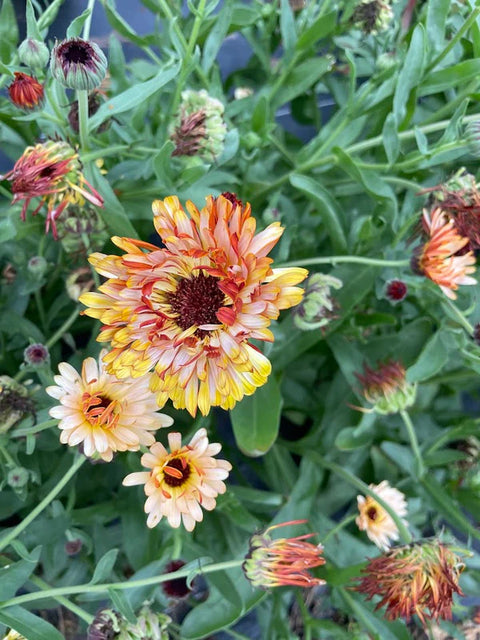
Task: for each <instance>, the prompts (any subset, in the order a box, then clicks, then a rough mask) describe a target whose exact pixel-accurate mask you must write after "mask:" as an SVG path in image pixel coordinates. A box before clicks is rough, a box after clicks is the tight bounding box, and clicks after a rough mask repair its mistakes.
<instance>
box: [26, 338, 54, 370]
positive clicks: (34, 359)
mask: <svg viewBox="0 0 480 640" xmlns="http://www.w3.org/2000/svg"><path fill="white" fill-rule="evenodd" d="M23 358H24V360H25V363H26V364H27V365H30V366H31V367H43V366H44V365H46V364H48V363H49V362H50V353H49V351H48V347H46V346H45V345H44V344H41V343H40V342H36V343H34V344H31V345H29V346H28V347H27V348H26V349H25V351H24V352H23Z"/></svg>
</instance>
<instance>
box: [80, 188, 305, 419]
mask: <svg viewBox="0 0 480 640" xmlns="http://www.w3.org/2000/svg"><path fill="white" fill-rule="evenodd" d="M187 210H188V213H189V214H190V216H188V215H187V213H186V212H185V211H184V209H183V207H182V206H181V205H180V202H179V200H178V198H177V197H176V196H171V197H169V198H166V199H165V200H164V201H160V200H157V201H155V202H154V203H153V211H154V214H155V215H154V224H155V227H156V229H157V231H158V233H159V235H160V237H161V239H162V241H163V243H164V244H165V247H166V248H163V249H159V248H157V247H155V246H154V245H151V244H148V243H146V242H142V241H139V240H132V239H129V238H118V237H114V238H112V241H113V242H114V243H115V244H116V245H117V246H118V247H120V249H122V250H123V251H124V252H125V253H124V255H122V256H106V255H104V254H101V253H94V254H93V255H91V256H90V262H91V263H92V265H93V266H94V267H95V269H96V270H97V271H98V273H100V274H101V275H103V276H106V277H107V278H108V280H107V282H106V283H105V284H103V285H102V286H101V287H100V289H99V290H100V292H101V293H86V294H84V295H83V296H82V297H81V298H80V300H81V302H83V303H84V304H85V305H87V306H88V307H89V308H88V309H87V310H86V311H85V313H86V314H87V315H89V316H92V317H93V318H98V319H99V320H100V321H101V322H102V323H103V327H102V330H101V333H100V335H99V337H98V340H99V341H104V342H111V345H112V350H111V352H110V353H109V354H108V355H107V356H106V358H105V362H106V363H107V365H108V370H109V371H110V372H111V373H113V374H115V375H116V376H117V377H118V378H124V377H126V376H132V377H138V376H142V375H144V374H145V373H147V372H148V371H150V370H151V369H154V375H153V376H152V381H151V389H152V391H154V392H155V393H156V394H157V402H158V404H159V406H163V405H164V403H165V402H166V401H167V399H168V398H170V399H171V400H172V401H173V404H174V406H175V407H176V408H179V409H183V408H186V409H187V410H188V411H189V412H190V413H191V414H192V415H195V414H196V411H197V407H198V408H199V409H200V411H201V412H202V413H203V414H204V415H206V414H207V413H208V412H209V410H210V407H211V406H217V405H219V406H221V407H222V408H224V409H231V408H232V407H233V406H234V405H235V403H236V402H237V401H239V400H241V399H242V397H243V396H244V395H251V394H252V393H254V391H255V389H256V388H257V387H260V386H261V385H263V384H265V382H266V381H267V378H268V376H269V374H270V370H271V365H270V362H269V360H268V359H267V358H266V357H265V356H264V355H263V354H262V353H261V352H260V351H259V350H258V349H257V348H256V347H255V346H253V345H252V344H251V342H250V341H251V340H252V339H255V340H265V341H269V342H271V341H273V334H272V332H271V331H270V329H269V328H268V326H269V325H270V323H271V321H272V320H274V319H276V318H277V317H278V315H279V312H280V310H281V309H287V308H288V307H291V306H293V305H296V304H298V303H299V302H300V301H301V299H302V295H303V291H302V289H300V288H299V287H296V286H295V285H296V284H298V283H300V282H301V281H302V280H303V279H304V278H305V277H306V275H307V271H306V270H305V269H300V268H283V269H272V268H271V263H272V259H271V258H268V257H267V254H268V252H269V251H270V250H271V249H272V247H273V246H274V245H275V244H276V243H277V241H278V240H279V238H280V236H281V235H282V232H283V229H282V227H281V226H280V224H279V223H278V222H274V223H273V224H271V225H270V226H268V227H267V228H266V229H265V230H264V231H261V232H260V233H258V234H255V227H256V222H255V219H254V218H253V217H252V216H251V215H250V214H251V211H250V205H249V204H248V203H247V204H246V205H245V206H244V205H243V204H242V203H241V202H240V201H239V200H237V198H236V197H235V196H234V195H233V194H223V195H221V196H219V197H218V198H214V197H213V196H209V197H208V198H207V205H206V206H205V207H204V208H203V209H201V210H200V211H199V210H198V209H197V208H196V207H195V205H194V204H193V203H192V202H187Z"/></svg>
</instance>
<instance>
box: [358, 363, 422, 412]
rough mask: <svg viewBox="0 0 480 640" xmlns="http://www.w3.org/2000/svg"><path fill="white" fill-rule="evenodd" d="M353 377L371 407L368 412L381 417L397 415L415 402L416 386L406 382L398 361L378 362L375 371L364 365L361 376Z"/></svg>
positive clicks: (403, 369)
mask: <svg viewBox="0 0 480 640" xmlns="http://www.w3.org/2000/svg"><path fill="white" fill-rule="evenodd" d="M355 376H356V377H357V378H358V380H359V381H360V383H361V384H362V391H363V395H364V396H365V399H366V400H368V402H371V403H372V405H373V407H372V408H371V409H370V411H375V412H376V413H379V414H381V415H385V414H389V413H398V412H399V411H403V410H404V409H407V408H408V407H410V406H412V404H413V403H414V402H415V396H416V392H417V388H416V385H414V384H410V383H408V382H407V379H406V372H405V368H404V367H403V365H402V364H401V363H400V362H398V361H395V360H389V361H388V362H379V363H378V365H377V368H376V369H372V368H371V367H369V366H368V365H367V364H365V365H364V367H363V374H361V373H355ZM363 411H369V410H368V409H363Z"/></svg>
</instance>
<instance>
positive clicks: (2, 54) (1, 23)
mask: <svg viewBox="0 0 480 640" xmlns="http://www.w3.org/2000/svg"><path fill="white" fill-rule="evenodd" d="M17 44H18V26H17V19H16V18H15V9H14V7H13V4H12V0H3V3H2V8H1V9H0V60H1V61H2V62H4V63H5V64H9V62H10V61H11V59H12V56H13V53H14V52H15V49H16V48H17Z"/></svg>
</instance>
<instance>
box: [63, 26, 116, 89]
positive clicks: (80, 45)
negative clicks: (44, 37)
mask: <svg viewBox="0 0 480 640" xmlns="http://www.w3.org/2000/svg"><path fill="white" fill-rule="evenodd" d="M50 71H51V72H52V75H53V77H54V78H55V79H56V80H58V82H60V83H61V84H63V86H65V87H68V88H69V89H78V90H80V91H91V90H92V89H95V88H96V87H98V86H99V85H100V84H101V82H102V80H103V79H104V78H105V75H106V73H107V58H106V57H105V54H104V53H103V51H102V50H101V49H100V47H99V46H98V45H97V44H95V43H94V42H89V41H87V40H82V39H81V38H70V39H68V40H62V42H59V43H57V44H56V45H55V47H54V48H53V51H52V57H51V59H50Z"/></svg>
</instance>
